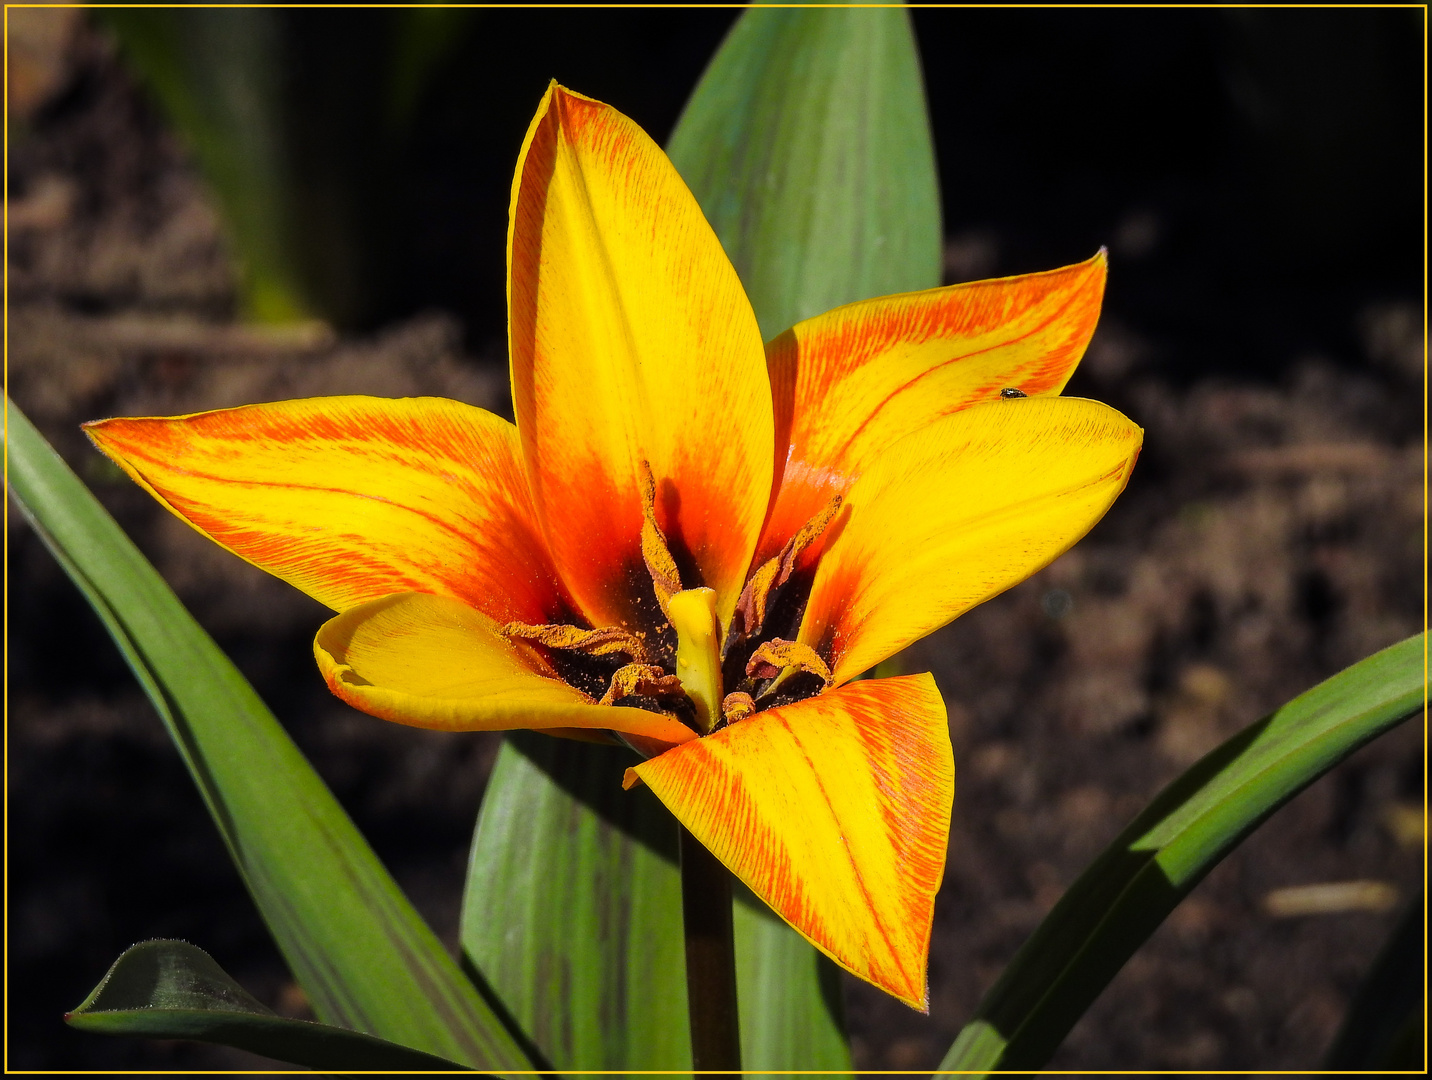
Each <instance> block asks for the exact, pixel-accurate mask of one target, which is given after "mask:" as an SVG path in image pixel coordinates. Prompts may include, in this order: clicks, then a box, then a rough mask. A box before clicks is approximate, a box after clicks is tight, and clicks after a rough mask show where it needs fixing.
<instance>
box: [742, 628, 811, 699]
mask: <svg viewBox="0 0 1432 1080" xmlns="http://www.w3.org/2000/svg"><path fill="white" fill-rule="evenodd" d="M797 671H807V672H810V674H812V675H818V676H819V677H820V680H821V682H823V683H825V685H826V686H829V685H830V665H829V664H827V663H826V662H825V661H824V660H822V659H821V658H820V657H819V656H818V655H817V654H816V651H815V650H814V649H812V648H811V647H810V646H809V645H802V644H801V643H800V642H799V641H784V640H782V639H781V638H772V639H771V640H770V641H763V642H761V644H760V645H758V646H757V647H756V651H755V652H753V653H752V654H751V659H750V660H749V661H747V663H746V674H747V675H749V676H750V677H751V678H753V679H775V680H777V682H784V681H785V679H786V678H789V676H790V674H791V673H794V672H797ZM775 688H776V684H775V683H773V684H771V685H770V686H768V687H766V690H765V693H766V694H769V693H770V692H771V691H772V690H774V689H775ZM763 696H764V695H763Z"/></svg>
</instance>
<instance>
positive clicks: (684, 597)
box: [667, 589, 721, 735]
mask: <svg viewBox="0 0 1432 1080" xmlns="http://www.w3.org/2000/svg"><path fill="white" fill-rule="evenodd" d="M667 617H668V618H669V619H670V620H671V625H672V626H673V627H674V628H675V629H676V675H677V677H678V678H679V679H680V680H681V686H682V689H684V690H685V691H686V696H687V697H689V698H690V699H691V703H692V704H693V705H695V706H696V724H697V727H698V729H699V730H700V732H701V734H703V735H709V734H710V733H711V731H712V729H713V728H715V726H716V721H717V720H719V719H720V718H721V623H720V620H719V619H717V617H716V592H715V590H714V589H686V590H684V591H682V592H679V593H676V594H674V595H673V596H672V597H671V601H670V606H669V609H668V611H667Z"/></svg>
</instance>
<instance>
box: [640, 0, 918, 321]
mask: <svg viewBox="0 0 1432 1080" xmlns="http://www.w3.org/2000/svg"><path fill="white" fill-rule="evenodd" d="M668 150H669V153H670V154H671V160H672V161H673V162H674V163H675V165H676V167H677V169H678V170H680V172H681V175H682V176H683V177H684V178H685V179H686V182H687V184H689V185H690V187H691V190H692V191H693V192H695V194H696V198H697V199H698V200H699V201H700V203H701V209H702V210H703V211H705V213H706V217H707V219H708V220H709V221H710V222H711V224H712V227H713V228H715V230H716V233H717V235H718V236H720V237H721V243H722V244H723V245H724V246H725V248H726V253H727V255H729V256H730V257H731V261H732V263H734V264H735V266H736V270H737V272H738V273H739V274H740V275H741V281H742V282H743V283H744V284H745V286H746V292H747V294H748V295H749V296H750V298H751V303H752V304H753V305H754V306H755V309H756V318H757V319H758V320H759V321H760V324H761V331H762V333H763V335H764V336H765V337H766V338H771V337H774V336H775V335H776V334H778V333H780V332H781V331H782V330H784V329H786V328H787V327H788V326H791V325H792V324H794V323H796V322H798V321H799V320H801V319H806V318H809V317H810V316H812V315H819V314H820V313H821V312H823V311H826V310H828V309H830V308H833V307H836V306H837V305H839V304H845V303H849V302H850V301H852V300H863V299H865V298H867V297H871V296H885V295H887V294H889V293H898V292H907V291H910V290H914V289H929V288H933V287H935V286H936V285H939V283H940V201H939V185H938V182H937V181H936V178H935V154H934V148H933V145H932V143H931V141H930V123H929V118H928V116H927V114H926V110H925V91H924V84H923V81H922V79H921V76H920V61H919V55H918V53H917V52H916V49H915V38H914V34H913V33H912V31H911V28H910V19H909V16H908V14H907V13H906V12H905V11H904V10H903V9H901V8H884V9H876V8H840V7H831V8H755V9H752V10H750V11H747V12H746V13H745V14H744V15H742V16H741V18H740V20H739V21H738V22H737V23H736V25H735V26H734V27H733V28H732V30H731V33H730V35H729V36H728V37H727V39H726V41H725V43H724V44H723V45H722V46H721V49H720V51H719V52H718V53H717V54H716V57H715V59H713V60H712V62H711V66H710V67H709V68H708V69H707V71H706V74H705V75H704V76H703V77H702V80H701V83H700V85H699V86H697V88H696V90H695V92H694V93H693V94H692V95H691V100H690V101H689V102H688V103H687V105H686V110H685V112H684V113H683V114H682V117H681V121H680V123H679V124H678V125H677V128H676V131H675V133H674V134H673V135H672V136H671V143H670V146H669V148H668Z"/></svg>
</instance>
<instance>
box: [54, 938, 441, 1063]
mask: <svg viewBox="0 0 1432 1080" xmlns="http://www.w3.org/2000/svg"><path fill="white" fill-rule="evenodd" d="M65 1022H66V1023H67V1024H69V1025H70V1026H71V1027H75V1028H79V1029H80V1030H81V1031H93V1032H96V1033H98V1034H101V1035H138V1036H144V1037H146V1038H150V1039H197V1040H199V1041H200V1042H211V1043H218V1044H220V1045H222V1046H236V1047H238V1048H239V1049H241V1050H249V1051H252V1052H253V1053H255V1054H263V1055H264V1056H265V1057H271V1058H276V1059H278V1060H279V1061H288V1062H292V1063H293V1064H295V1065H306V1066H309V1067H310V1068H315V1069H402V1070H414V1069H429V1070H431V1069H443V1070H446V1071H454V1070H458V1071H468V1070H467V1069H466V1068H465V1067H464V1066H462V1065H458V1064H457V1063H456V1062H452V1061H448V1060H446V1059H444V1058H440V1057H434V1056H433V1055H432V1054H424V1053H422V1052H421V1051H418V1050H413V1049H411V1048H409V1047H406V1046H399V1045H397V1044H396V1043H390V1042H386V1041H384V1040H383V1039H375V1038H374V1037H373V1036H371V1035H364V1034H362V1033H361V1032H357V1031H349V1030H348V1029H347V1028H337V1027H330V1026H328V1025H327V1024H315V1023H312V1022H310V1021H307V1020H290V1019H288V1018H286V1017H282V1016H278V1015H276V1014H275V1013H274V1012H273V1010H271V1009H269V1008H266V1007H265V1006H264V1005H263V1004H261V1003H260V1002H259V1001H257V1000H256V999H255V998H254V997H252V996H251V995H250V994H249V993H248V991H246V990H245V989H244V988H243V987H241V986H240V985H239V984H238V983H236V982H234V980H233V979H232V978H230V977H229V974H228V973H227V972H226V971H224V969H223V968H221V967H219V965H218V964H216V963H215V962H214V958H213V957H212V956H210V955H209V954H208V953H206V952H205V951H204V950H203V949H199V948H196V947H195V946H193V945H190V944H189V943H187V942H184V941H145V942H141V943H140V944H138V945H132V946H130V947H129V948H128V949H126V950H125V951H124V954H123V955H122V956H120V958H119V959H118V960H116V961H115V962H114V965H113V966H112V967H111V968H110V969H109V971H108V972H107V973H106V974H105V977H104V978H103V979H102V980H101V981H100V984H99V985H98V986H96V987H95V988H94V990H93V991H92V992H91V993H90V995H89V997H87V998H85V1000H84V1001H83V1002H81V1003H80V1005H79V1006H78V1007H77V1008H76V1009H75V1010H74V1011H73V1012H71V1013H67V1014H65Z"/></svg>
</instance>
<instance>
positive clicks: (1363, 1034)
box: [1323, 893, 1427, 1071]
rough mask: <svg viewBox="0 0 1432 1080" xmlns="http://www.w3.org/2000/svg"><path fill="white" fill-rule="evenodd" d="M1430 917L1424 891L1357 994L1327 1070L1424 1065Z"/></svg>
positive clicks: (1406, 913)
mask: <svg viewBox="0 0 1432 1080" xmlns="http://www.w3.org/2000/svg"><path fill="white" fill-rule="evenodd" d="M1426 920H1427V907H1426V901H1425V899H1424V897H1423V894H1421V893H1418V895H1417V896H1416V897H1415V898H1413V901H1412V903H1410V904H1409V905H1408V906H1407V910H1406V911H1404V912H1403V913H1402V918H1401V919H1399V920H1398V922H1397V926H1396V927H1395V928H1394V929H1393V931H1392V934H1391V936H1390V937H1388V939H1387V943H1386V944H1385V945H1384V946H1383V947H1382V951H1381V952H1380V953H1378V955H1377V958H1376V959H1375V960H1373V962H1372V967H1371V968H1369V969H1368V972H1367V975H1366V976H1365V977H1364V978H1363V980H1362V985H1361V986H1359V987H1358V989H1357V993H1356V994H1355V995H1354V996H1353V1000H1352V1004H1351V1005H1350V1006H1348V1010H1347V1017H1346V1018H1345V1019H1344V1020H1343V1025H1342V1028H1341V1029H1340V1030H1339V1031H1338V1033H1337V1037H1336V1038H1334V1039H1333V1044H1332V1047H1331V1049H1329V1050H1328V1054H1327V1059H1326V1061H1325V1062H1324V1063H1323V1067H1324V1068H1325V1069H1347V1070H1357V1069H1361V1070H1373V1069H1407V1070H1409V1071H1411V1070H1417V1069H1420V1068H1422V1065H1423V1061H1422V1049H1423V1038H1422V1032H1423V1024H1422V1020H1423V1016H1424V1015H1425V1009H1424V1004H1425V1002H1426V994H1427V986H1426V982H1425V980H1424V978H1423V974H1424V972H1423V966H1422V965H1423V960H1424V958H1425V956H1426V951H1425V944H1426V940H1427V939H1426Z"/></svg>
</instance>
